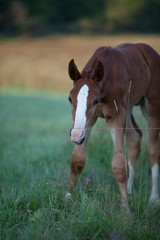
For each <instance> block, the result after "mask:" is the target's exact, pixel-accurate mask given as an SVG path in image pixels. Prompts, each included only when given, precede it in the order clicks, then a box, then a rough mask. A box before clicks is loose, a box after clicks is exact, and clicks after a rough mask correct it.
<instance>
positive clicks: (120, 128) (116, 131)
mask: <svg viewBox="0 0 160 240" xmlns="http://www.w3.org/2000/svg"><path fill="white" fill-rule="evenodd" d="M117 115H118V116H117V117H116V118H115V119H113V120H109V121H107V124H108V126H109V128H110V130H111V134H112V138H113V143H114V156H113V159H112V170H113V174H114V177H115V179H116V181H117V183H118V185H119V188H120V193H121V206H122V208H123V209H124V210H125V212H126V214H127V216H129V215H130V210H129V207H128V200H127V176H128V163H127V159H126V156H125V151H124V146H123V138H124V137H123V136H124V132H125V123H126V114H125V111H124V110H123V109H122V110H121V112H118V113H117Z"/></svg>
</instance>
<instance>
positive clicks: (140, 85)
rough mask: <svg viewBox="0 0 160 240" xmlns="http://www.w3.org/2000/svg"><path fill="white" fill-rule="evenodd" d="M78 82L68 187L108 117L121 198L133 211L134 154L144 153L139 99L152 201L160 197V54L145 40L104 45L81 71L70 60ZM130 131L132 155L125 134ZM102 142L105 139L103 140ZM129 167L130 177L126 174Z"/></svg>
mask: <svg viewBox="0 0 160 240" xmlns="http://www.w3.org/2000/svg"><path fill="white" fill-rule="evenodd" d="M68 71H69V76H70V78H71V79H72V80H73V84H74V87H73V89H72V90H71V92H70V95H69V101H70V102H71V106H72V117H73V127H72V129H71V131H70V135H71V141H72V142H74V143H75V147H74V150H73V152H72V160H71V177H70V182H69V193H68V194H70V192H71V191H72V189H73V188H74V186H75V184H76V182H77V179H78V176H79V174H80V173H81V172H82V170H83V168H84V165H85V160H86V152H85V149H86V144H87V141H88V138H89V135H90V131H91V128H92V127H93V125H94V124H95V122H96V120H97V118H98V117H100V118H104V119H105V121H106V123H107V125H108V127H109V129H110V132H111V135H112V139H113V144H114V156H113V159H112V169H113V173H114V177H115V179H116V181H117V183H118V185H119V188H120V193H121V204H122V207H123V208H124V209H125V210H126V212H127V214H130V211H129V207H128V201H127V190H128V192H129V193H132V183H133V176H134V167H135V163H136V159H137V157H138V155H139V153H140V143H141V137H142V132H141V130H140V129H139V128H138V126H137V124H136V122H135V120H134V117H133V114H132V108H133V106H135V105H140V106H141V109H142V112H143V114H144V116H145V118H146V120H147V122H148V140H147V150H148V157H149V162H150V165H151V170H152V191H151V196H150V200H149V201H150V202H155V203H160V199H159V196H158V169H159V166H158V165H159V164H160V56H159V54H158V53H157V52H156V51H155V50H154V49H153V48H151V47H150V46H148V45H146V44H122V45H119V46H117V47H115V48H111V47H100V48H98V49H97V50H96V51H95V53H94V54H93V56H92V57H91V58H90V60H89V61H88V63H87V64H86V65H85V67H84V69H83V70H82V72H81V73H80V72H79V71H78V69H77V67H76V65H75V63H74V60H71V61H70V63H69V67H68ZM124 135H126V146H127V149H128V159H126V156H125V151H124V146H123V140H124ZM103 144H104V143H103ZM128 167H129V178H128V184H127V177H128Z"/></svg>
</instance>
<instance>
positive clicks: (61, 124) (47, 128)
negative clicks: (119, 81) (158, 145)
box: [0, 90, 160, 240]
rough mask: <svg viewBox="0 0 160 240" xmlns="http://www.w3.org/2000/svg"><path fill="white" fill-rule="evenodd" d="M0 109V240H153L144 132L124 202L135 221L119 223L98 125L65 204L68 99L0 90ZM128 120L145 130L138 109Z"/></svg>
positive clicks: (157, 211) (155, 221)
mask: <svg viewBox="0 0 160 240" xmlns="http://www.w3.org/2000/svg"><path fill="white" fill-rule="evenodd" d="M0 111H1V114H0V161H1V168H0V239H11V240H13V239H21V240H22V239H26V240H29V239H32V240H33V239H38V240H39V239H49V240H50V239H53V240H56V239H57V240H58V239H62V240H63V239H64V240H72V239H74V240H76V239H84V240H86V239H88V240H90V239H96V240H97V239H114V240H116V239H146V240H148V239H159V236H160V227H159V226H160V218H159V216H160V208H158V207H155V208H154V207H153V208H152V207H149V205H148V198H149V194H150V190H151V176H150V167H149V164H148V159H147V154H146V150H145V147H144V145H145V139H146V135H145V134H146V131H145V130H144V138H143V145H142V152H141V155H140V157H139V159H138V162H137V166H136V175H135V179H134V194H133V195H131V196H129V204H130V207H131V211H132V213H133V216H134V218H133V220H132V221H126V220H125V219H123V216H122V215H121V211H120V208H119V204H120V195H119V189H118V186H117V183H116V181H115V179H114V177H113V174H112V169H111V159H112V155H113V144H112V140H111V137H110V134H109V131H108V129H107V127H106V125H105V123H104V121H102V120H100V121H98V122H97V124H96V125H95V127H94V129H93V131H92V134H91V137H90V140H89V143H88V146H87V162H86V167H85V170H84V172H83V173H82V175H81V177H80V178H79V182H78V184H77V188H76V190H75V192H74V194H73V196H72V199H70V200H66V199H65V192H66V188H67V184H68V180H69V175H70V157H71V151H72V149H73V144H72V143H71V142H70V138H69V129H70V127H71V124H72V123H71V111H70V105H69V103H68V101H67V96H65V95H57V94H51V93H48V94H47V93H46V94H45V93H43V94H42V93H36V92H25V91H10V90H3V91H1V94H0ZM135 114H136V115H137V119H138V123H139V125H140V126H141V127H143V128H145V126H146V125H145V122H144V120H143V119H142V117H141V115H140V113H139V111H138V110H137V109H136V111H135Z"/></svg>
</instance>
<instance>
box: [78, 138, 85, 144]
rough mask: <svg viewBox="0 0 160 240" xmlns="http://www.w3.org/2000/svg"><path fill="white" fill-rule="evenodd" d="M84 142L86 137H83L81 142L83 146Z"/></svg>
mask: <svg viewBox="0 0 160 240" xmlns="http://www.w3.org/2000/svg"><path fill="white" fill-rule="evenodd" d="M84 141H85V137H83V138H82V139H81V141H80V143H79V144H80V145H81V144H82V143H84Z"/></svg>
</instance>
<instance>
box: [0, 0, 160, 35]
mask: <svg viewBox="0 0 160 240" xmlns="http://www.w3.org/2000/svg"><path fill="white" fill-rule="evenodd" d="M159 12H160V1H159V0H154V1H153V0H134V1H130V0H107V1H105V0H87V1H86V0H79V1H75V0H65V1H59V0H39V1H38V0H19V1H17V0H14V1H11V0H0V33H2V34H8V35H13V34H20V33H26V32H27V33H31V34H45V33H56V32H63V33H66V32H77V33H79V32H89V33H102V32H103V33H106V32H121V31H130V32H131V31H134V32H151V33H153V32H160V27H159V26H160V18H159Z"/></svg>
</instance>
